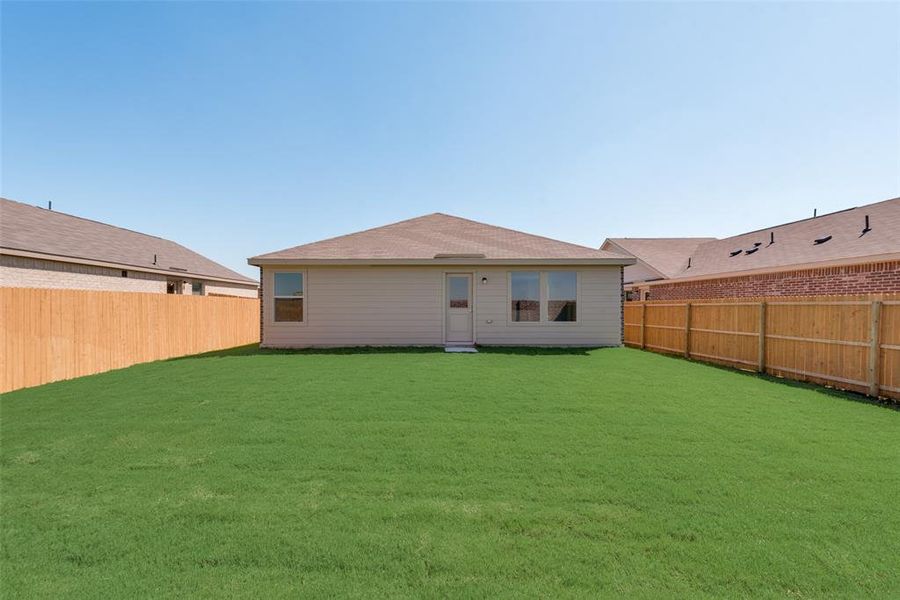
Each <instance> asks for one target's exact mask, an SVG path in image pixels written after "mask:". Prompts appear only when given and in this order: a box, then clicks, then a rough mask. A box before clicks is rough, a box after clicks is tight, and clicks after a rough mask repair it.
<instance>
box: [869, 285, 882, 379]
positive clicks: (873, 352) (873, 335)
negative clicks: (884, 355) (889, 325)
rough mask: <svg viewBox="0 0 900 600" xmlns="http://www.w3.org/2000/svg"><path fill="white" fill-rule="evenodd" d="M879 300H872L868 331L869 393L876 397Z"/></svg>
mask: <svg viewBox="0 0 900 600" xmlns="http://www.w3.org/2000/svg"><path fill="white" fill-rule="evenodd" d="M880 354H881V302H880V301H878V300H876V301H874V302H872V314H871V321H870V332H869V395H870V396H875V397H878V388H879V385H878V384H879V379H880V376H881V373H880V370H881V360H879V359H880V358H881V356H880Z"/></svg>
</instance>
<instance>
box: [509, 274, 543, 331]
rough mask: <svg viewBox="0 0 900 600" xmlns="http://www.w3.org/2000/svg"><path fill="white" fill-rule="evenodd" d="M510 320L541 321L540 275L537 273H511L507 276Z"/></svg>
mask: <svg viewBox="0 0 900 600" xmlns="http://www.w3.org/2000/svg"><path fill="white" fill-rule="evenodd" d="M509 288H510V300H511V304H512V306H511V309H512V313H511V316H512V320H513V321H515V322H528V321H532V322H533V321H540V320H541V274H540V273H538V272H537V271H513V272H512V273H510V275H509Z"/></svg>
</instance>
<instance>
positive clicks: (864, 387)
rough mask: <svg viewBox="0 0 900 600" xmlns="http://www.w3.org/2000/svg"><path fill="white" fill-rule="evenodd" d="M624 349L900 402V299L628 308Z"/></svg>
mask: <svg viewBox="0 0 900 600" xmlns="http://www.w3.org/2000/svg"><path fill="white" fill-rule="evenodd" d="M624 316H625V344H626V345H628V346H634V347H638V348H645V349H648V350H654V351H658V352H667V353H673V354H680V355H683V356H685V357H687V358H693V359H697V360H703V361H709V362H714V363H720V364H724V365H728V366H732V367H737V368H740V369H748V370H754V371H758V372H763V373H769V374H771V375H777V376H781V377H786V378H790V379H798V380H801V381H811V382H814V383H819V384H826V385H831V386H834V387H838V388H841V389H846V390H852V391H855V392H861V393H863V394H868V395H870V396H879V395H880V396H888V397H892V398H900V296H875V297H873V296H822V297H815V298H785V297H772V298H758V299H756V298H754V299H752V300H748V299H736V300H733V301H732V300H710V301H702V300H698V301H691V302H670V301H649V302H626V303H625V315H624Z"/></svg>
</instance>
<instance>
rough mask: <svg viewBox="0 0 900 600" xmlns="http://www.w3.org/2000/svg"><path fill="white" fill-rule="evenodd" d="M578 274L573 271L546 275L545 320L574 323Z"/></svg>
mask: <svg viewBox="0 0 900 600" xmlns="http://www.w3.org/2000/svg"><path fill="white" fill-rule="evenodd" d="M577 293H578V274H577V273H576V272H575V271H550V272H548V273H547V320H549V321H574V320H575V317H576V308H577V307H576V298H577Z"/></svg>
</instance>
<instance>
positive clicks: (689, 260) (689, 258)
mask: <svg viewBox="0 0 900 600" xmlns="http://www.w3.org/2000/svg"><path fill="white" fill-rule="evenodd" d="M687 268H688V269H690V268H691V257H690V256H688V266H687Z"/></svg>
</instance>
